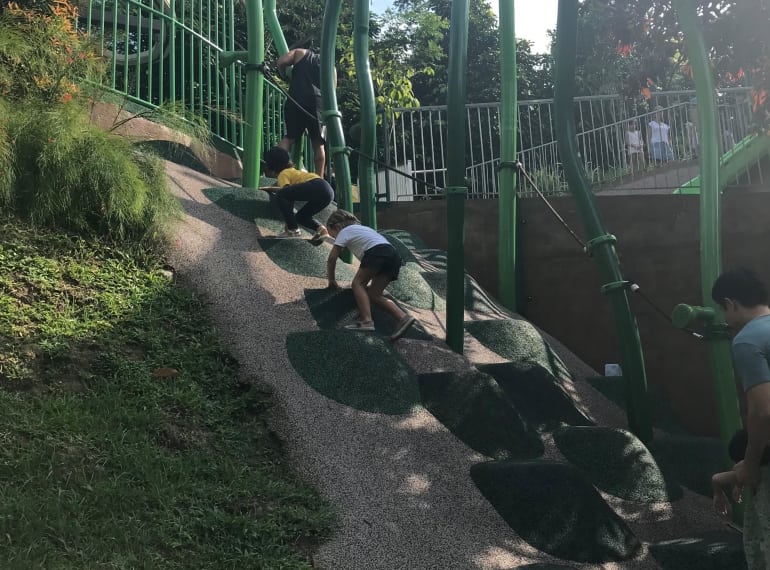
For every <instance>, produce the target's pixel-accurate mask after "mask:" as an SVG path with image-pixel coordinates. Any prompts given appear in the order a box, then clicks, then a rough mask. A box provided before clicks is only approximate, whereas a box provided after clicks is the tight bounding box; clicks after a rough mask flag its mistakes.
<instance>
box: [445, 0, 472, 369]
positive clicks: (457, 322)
mask: <svg viewBox="0 0 770 570" xmlns="http://www.w3.org/2000/svg"><path fill="white" fill-rule="evenodd" d="M468 12H469V0H453V1H452V9H451V19H450V28H449V29H450V34H449V83H448V85H447V116H448V117H454V120H451V121H449V122H448V124H447V151H446V157H447V160H446V165H447V171H446V182H447V184H446V195H447V196H446V201H447V206H446V207H447V254H448V255H447V311H446V330H447V332H446V342H447V344H448V345H449V348H451V349H452V350H454V351H455V352H457V353H458V354H462V352H463V346H464V336H463V316H464V315H463V314H464V311H463V289H464V283H463V282H464V279H465V259H464V255H465V253H464V244H465V194H466V192H467V188H466V187H465V142H466V141H465V131H466V127H465V121H464V120H462V118H461V117H464V116H465V71H466V67H467V60H468Z"/></svg>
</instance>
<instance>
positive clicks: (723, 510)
mask: <svg viewBox="0 0 770 570" xmlns="http://www.w3.org/2000/svg"><path fill="white" fill-rule="evenodd" d="M714 510H715V511H716V512H717V514H718V515H719V516H721V517H724V518H729V517H730V514H731V513H732V506H731V505H730V501H729V500H728V499H727V495H725V493H724V491H721V490H720V491H717V492H715V493H714Z"/></svg>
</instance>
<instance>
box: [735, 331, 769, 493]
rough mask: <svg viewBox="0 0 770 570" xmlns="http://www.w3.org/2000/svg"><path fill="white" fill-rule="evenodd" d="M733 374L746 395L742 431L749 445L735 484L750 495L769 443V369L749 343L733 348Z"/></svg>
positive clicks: (757, 483)
mask: <svg viewBox="0 0 770 570" xmlns="http://www.w3.org/2000/svg"><path fill="white" fill-rule="evenodd" d="M733 360H734V362H735V371H736V373H737V375H738V378H740V380H741V383H742V384H743V389H744V391H745V393H746V408H747V412H746V432H747V433H748V437H749V443H748V445H747V446H746V456H745V457H744V459H743V463H742V464H740V465H737V466H736V468H735V472H736V474H737V476H738V484H739V485H741V486H746V487H748V488H749V489H750V490H751V491H752V492H754V491H756V488H757V485H759V480H760V473H759V464H760V461H761V459H762V453H763V452H764V450H765V446H766V445H767V443H768V441H770V366H768V363H767V358H766V356H765V354H764V353H763V352H762V351H761V350H760V348H759V347H758V346H756V345H754V344H750V343H739V344H736V345H733Z"/></svg>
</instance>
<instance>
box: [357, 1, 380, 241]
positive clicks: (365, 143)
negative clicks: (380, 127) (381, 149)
mask: <svg viewBox="0 0 770 570" xmlns="http://www.w3.org/2000/svg"><path fill="white" fill-rule="evenodd" d="M353 50H354V59H355V65H356V80H357V81H358V96H359V101H360V110H359V113H360V117H361V119H360V125H361V137H360V141H359V145H358V148H359V149H360V150H361V154H359V155H358V191H359V196H360V198H361V221H362V222H363V223H364V224H366V225H367V226H369V227H372V228H375V229H376V228H377V204H376V202H375V194H376V192H377V189H376V187H375V172H374V162H372V161H371V160H369V159H368V158H365V156H372V157H373V156H375V155H376V154H377V133H376V130H375V129H376V121H377V111H376V109H375V103H374V85H373V84H372V72H371V69H370V68H369V0H356V2H355V19H354V21H353Z"/></svg>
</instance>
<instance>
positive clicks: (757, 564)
mask: <svg viewBox="0 0 770 570" xmlns="http://www.w3.org/2000/svg"><path fill="white" fill-rule="evenodd" d="M711 296H712V298H713V299H714V301H715V302H716V303H719V305H720V306H721V307H722V309H723V310H724V314H725V320H726V321H727V324H728V325H729V326H730V327H731V328H733V329H735V330H736V331H738V332H737V334H736V335H735V338H734V339H733V347H732V352H733V367H734V368H735V373H736V375H737V376H738V379H739V380H740V382H741V386H742V388H743V393H744V395H745V397H746V417H745V418H744V425H745V426H746V430H747V432H748V437H749V442H748V445H747V446H746V453H745V457H744V460H743V461H742V462H740V463H738V464H736V466H735V468H734V471H735V475H736V479H737V481H738V486H739V487H741V488H742V487H744V486H745V487H746V488H748V490H749V492H750V493H751V494H752V498H751V501H749V503H748V505H747V508H746V511H745V514H744V519H743V543H744V548H745V551H746V562H747V563H748V566H749V570H755V569H756V570H767V569H770V488H769V487H770V469H769V468H766V467H765V468H760V461H761V458H762V454H763V452H764V450H765V446H766V445H767V444H768V443H770V307H768V293H767V289H766V287H765V285H764V284H763V283H762V281H760V280H759V278H758V277H757V276H756V275H755V274H754V273H753V272H752V271H750V270H748V269H735V270H732V271H727V272H725V273H723V274H722V275H720V276H719V278H718V279H717V280H716V282H715V283H714V287H713V288H712V290H711Z"/></svg>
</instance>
